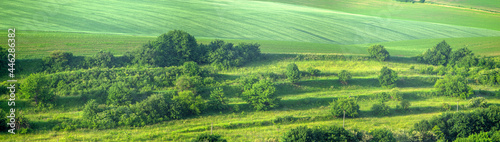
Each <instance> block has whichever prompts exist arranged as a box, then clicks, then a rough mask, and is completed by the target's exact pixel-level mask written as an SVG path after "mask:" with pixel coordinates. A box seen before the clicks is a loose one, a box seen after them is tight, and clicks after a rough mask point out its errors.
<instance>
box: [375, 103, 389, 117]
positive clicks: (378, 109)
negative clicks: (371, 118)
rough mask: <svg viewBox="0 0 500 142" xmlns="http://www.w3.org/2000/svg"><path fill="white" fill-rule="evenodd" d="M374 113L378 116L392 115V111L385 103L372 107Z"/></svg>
mask: <svg viewBox="0 0 500 142" xmlns="http://www.w3.org/2000/svg"><path fill="white" fill-rule="evenodd" d="M372 113H373V115H376V116H386V115H389V114H390V113H391V110H390V108H389V106H388V105H386V104H385V103H376V104H373V105H372Z"/></svg>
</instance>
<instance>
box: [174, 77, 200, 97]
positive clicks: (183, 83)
mask: <svg viewBox="0 0 500 142" xmlns="http://www.w3.org/2000/svg"><path fill="white" fill-rule="evenodd" d="M201 81H202V79H201V77H200V76H187V75H183V76H181V77H179V78H178V79H177V80H176V81H175V89H177V91H179V92H182V91H192V92H193V93H197V92H198V88H199V87H200V86H201V85H202V84H201Z"/></svg>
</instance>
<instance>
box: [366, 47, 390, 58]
mask: <svg viewBox="0 0 500 142" xmlns="http://www.w3.org/2000/svg"><path fill="white" fill-rule="evenodd" d="M368 53H369V54H370V57H372V58H375V59H377V60H379V61H386V60H388V59H389V57H390V55H389V52H388V51H387V50H386V49H385V48H384V46H382V45H380V44H377V45H372V46H370V48H368Z"/></svg>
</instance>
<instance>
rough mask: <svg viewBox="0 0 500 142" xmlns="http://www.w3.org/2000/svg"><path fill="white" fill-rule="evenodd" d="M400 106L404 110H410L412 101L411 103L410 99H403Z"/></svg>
mask: <svg viewBox="0 0 500 142" xmlns="http://www.w3.org/2000/svg"><path fill="white" fill-rule="evenodd" d="M399 106H400V107H401V109H402V110H405V111H409V110H410V106H411V103H410V101H408V100H402V101H401V102H400V103H399Z"/></svg>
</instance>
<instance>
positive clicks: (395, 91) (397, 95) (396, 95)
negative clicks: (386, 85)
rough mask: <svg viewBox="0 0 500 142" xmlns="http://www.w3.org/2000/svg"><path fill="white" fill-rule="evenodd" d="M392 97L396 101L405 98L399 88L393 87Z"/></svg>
mask: <svg viewBox="0 0 500 142" xmlns="http://www.w3.org/2000/svg"><path fill="white" fill-rule="evenodd" d="M391 97H392V99H394V100H396V101H401V100H403V94H401V92H399V88H393V89H392V90H391Z"/></svg>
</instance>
